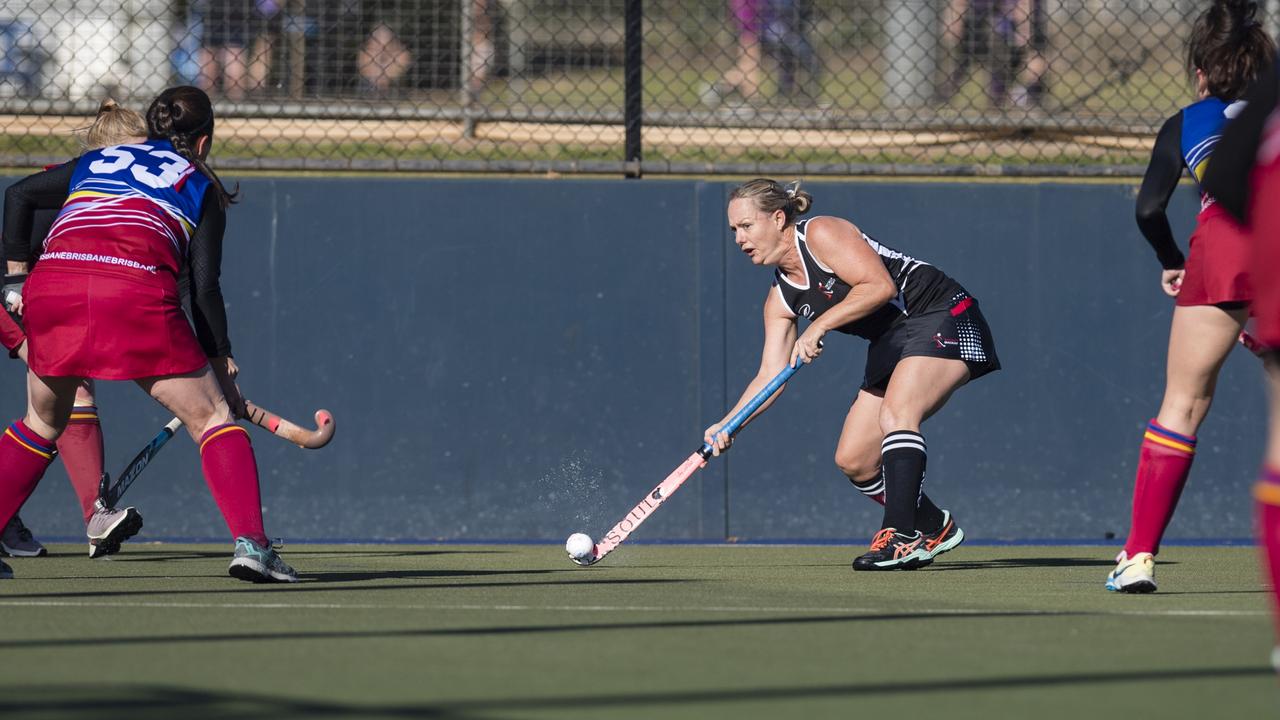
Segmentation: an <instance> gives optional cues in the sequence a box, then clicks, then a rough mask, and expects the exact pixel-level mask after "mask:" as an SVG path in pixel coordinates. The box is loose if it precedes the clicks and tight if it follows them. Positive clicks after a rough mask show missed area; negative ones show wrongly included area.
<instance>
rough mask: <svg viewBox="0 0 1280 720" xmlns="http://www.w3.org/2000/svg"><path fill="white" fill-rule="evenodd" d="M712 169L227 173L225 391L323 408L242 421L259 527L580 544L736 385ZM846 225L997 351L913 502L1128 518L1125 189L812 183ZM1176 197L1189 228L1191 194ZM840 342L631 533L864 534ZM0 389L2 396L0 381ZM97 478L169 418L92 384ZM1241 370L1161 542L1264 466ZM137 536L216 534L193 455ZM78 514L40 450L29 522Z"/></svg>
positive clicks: (1214, 528)
mask: <svg viewBox="0 0 1280 720" xmlns="http://www.w3.org/2000/svg"><path fill="white" fill-rule="evenodd" d="M730 187H731V184H729V183H721V182H710V183H706V182H696V181H685V180H645V181H640V182H636V181H621V180H619V181H605V180H534V179H520V180H494V179H443V178H441V179H436V178H422V179H405V178H386V177H372V178H360V177H350V178H298V177H287V178H264V177H250V178H243V179H242V180H241V189H242V191H243V198H244V201H243V202H242V203H241V204H240V205H238V206H236V208H235V209H234V210H233V211H232V212H231V216H230V217H231V220H230V231H229V236H228V243H227V250H226V253H225V260H224V288H225V291H226V297H227V299H228V303H229V313H230V317H231V322H232V339H233V342H234V344H235V354H236V358H237V360H238V361H239V363H240V366H241V368H242V371H243V374H242V376H241V387H242V388H243V389H244V390H245V393H246V395H248V396H249V397H250V398H251V399H254V400H255V401H257V402H259V403H261V404H263V405H264V406H266V407H269V408H273V409H275V410H277V411H278V412H281V413H283V414H286V415H291V416H296V417H299V418H304V419H306V418H309V415H310V411H311V410H312V409H314V408H315V407H319V406H324V407H327V408H329V409H330V410H332V411H333V412H334V414H335V415H336V416H337V418H338V423H339V430H338V436H337V439H336V440H335V441H334V443H333V444H332V445H331V446H330V447H329V448H326V449H324V450H322V451H318V452H304V451H301V450H298V449H296V448H294V447H292V446H289V445H287V444H286V443H283V442H280V441H278V440H276V439H274V438H272V437H270V436H269V435H267V434H265V433H261V432H257V431H254V434H253V437H254V441H255V447H256V448H257V449H258V452H259V462H260V465H261V468H262V475H263V504H264V506H265V507H266V509H267V522H268V532H270V533H272V534H276V535H283V536H286V537H288V538H293V539H303V538H316V539H322V538H377V539H432V538H449V539H458V538H475V539H488V538H527V539H549V540H560V539H562V538H563V537H565V536H566V535H567V534H568V533H569V532H571V531H574V530H584V531H586V532H589V533H592V534H595V535H599V534H600V533H602V532H603V531H604V530H605V529H607V528H608V527H609V526H610V525H612V524H613V522H615V521H616V520H617V519H618V518H619V517H620V516H621V515H622V514H623V513H624V512H625V511H626V510H628V509H629V508H630V507H631V505H632V504H634V503H635V502H636V501H637V500H638V499H639V498H640V497H641V495H643V493H644V492H645V491H646V490H648V489H649V488H650V487H651V486H652V485H653V484H655V483H656V482H657V481H658V480H660V479H662V477H664V476H665V475H666V474H667V473H668V472H670V470H671V469H672V468H674V467H675V465H677V464H678V463H679V462H680V461H681V460H683V459H684V457H686V456H687V455H688V453H689V452H690V451H692V450H693V449H694V448H695V447H696V446H697V445H698V444H699V442H700V433H701V431H702V428H703V427H705V426H706V425H707V424H709V423H710V422H711V421H714V420H716V419H718V418H719V417H720V416H721V414H722V413H723V411H724V408H725V407H726V405H727V404H730V403H732V402H733V401H734V400H736V398H737V396H738V394H739V393H740V392H741V389H742V387H743V386H744V385H745V383H746V382H747V380H748V379H749V378H750V377H751V376H752V374H753V373H754V372H755V369H756V365H757V363H758V360H759V345H760V340H761V335H762V332H761V327H760V304H761V302H762V300H763V298H764V296H765V293H766V291H767V290H768V287H769V283H770V274H769V271H768V270H764V269H760V268H755V267H753V266H752V265H751V264H750V263H749V262H748V261H747V260H746V259H745V258H743V257H741V256H739V254H738V253H737V250H736V248H735V247H733V246H732V244H731V242H730V238H729V235H728V231H727V228H726V226H725V219H724V205H725V196H726V194H727V192H728V189H729V188H730ZM809 188H810V190H812V191H813V192H814V194H815V196H816V198H817V205H816V208H815V211H816V212H818V213H830V214H837V215H842V216H846V217H849V218H851V219H853V220H854V221H855V222H857V223H858V224H860V225H861V226H862V227H863V228H864V229H865V230H866V231H868V232H869V233H871V234H873V235H875V236H876V237H877V238H879V239H881V240H883V241H884V242H886V243H888V244H889V245H892V246H894V247H898V248H900V249H903V250H905V251H907V252H909V253H911V254H913V255H915V256H917V257H919V258H922V259H925V260H928V261H930V262H933V263H935V264H937V265H939V266H940V267H942V268H943V269H944V270H946V271H947V272H948V273H950V274H952V275H954V276H955V277H957V278H958V279H959V280H960V281H961V282H962V283H963V284H964V285H965V286H966V287H967V288H968V289H969V290H970V292H972V293H973V294H974V295H975V296H977V297H978V298H980V299H981V301H982V304H983V311H984V313H985V314H986V315H987V317H988V319H989V320H990V322H991V324H992V326H993V328H994V331H995V335H996V341H997V345H998V348H999V351H1000V356H1001V359H1002V361H1003V363H1004V366H1005V369H1004V370H1003V371H1002V372H999V373H996V374H994V375H991V376H988V377H986V378H983V379H981V380H979V381H977V382H975V383H974V384H973V385H972V386H970V387H967V388H964V389H962V390H961V391H960V392H959V393H957V395H956V396H955V398H954V399H953V400H952V402H951V403H950V404H949V405H948V406H947V407H946V408H945V409H944V410H943V412H942V413H941V414H940V415H939V416H938V417H936V418H935V419H933V420H932V421H930V423H929V424H928V425H927V426H926V428H925V434H926V437H927V438H928V441H929V448H930V455H931V457H930V460H929V481H928V486H927V487H928V489H929V491H930V493H931V494H932V495H933V496H934V497H935V499H936V500H937V501H938V502H939V503H941V504H942V505H943V506H944V507H949V508H951V509H952V510H953V511H954V512H955V514H956V516H957V518H958V519H959V520H960V521H961V523H962V524H963V525H964V527H965V528H966V530H967V531H968V533H969V534H970V536H971V537H978V538H1044V539H1049V538H1064V539H1065V538H1098V539H1101V538H1102V537H1103V536H1104V534H1105V533H1107V532H1115V533H1119V534H1123V532H1124V531H1125V530H1126V528H1127V525H1128V511H1129V508H1128V502H1129V493H1130V488H1131V483H1132V476H1133V470H1134V463H1135V460H1136V457H1137V443H1138V442H1139V440H1140V436H1141V430H1142V426H1143V424H1144V423H1145V421H1146V419H1147V418H1149V417H1150V416H1151V415H1152V414H1154V412H1155V409H1156V407H1157V405H1158V403H1159V399H1160V393H1161V388H1162V383H1163V355H1164V348H1165V342H1166V339H1167V334H1168V319H1169V315H1170V310H1171V305H1170V302H1169V301H1168V300H1167V299H1166V298H1165V297H1164V296H1163V294H1162V293H1161V292H1160V290H1159V288H1158V278H1159V267H1158V265H1157V264H1156V261H1155V259H1154V256H1153V254H1152V252H1151V251H1150V250H1149V248H1147V246H1146V245H1145V243H1143V242H1142V240H1141V239H1140V237H1139V236H1138V234H1137V231H1136V229H1135V227H1134V223H1133V220H1132V215H1133V210H1132V208H1133V197H1134V187H1133V186H1132V185H1130V184H1118V183H1117V184H1057V183H1026V182H1024V183H1015V184H1005V183H982V182H977V183H975V182H958V181H957V182H919V183H915V182H843V183H840V182H822V183H818V182H815V183H812V184H811V185H810V186H809ZM1195 202H1196V200H1195V198H1194V196H1193V193H1192V192H1191V190H1190V189H1189V188H1184V190H1183V191H1182V192H1180V194H1179V195H1178V197H1177V199H1176V202H1175V203H1174V205H1173V207H1172V208H1171V215H1172V216H1173V217H1174V219H1175V220H1176V221H1177V222H1176V223H1175V226H1176V229H1177V230H1178V232H1179V234H1180V236H1182V237H1185V236H1186V234H1187V233H1188V232H1189V230H1190V224H1191V219H1192V216H1193V215H1194V212H1195V209H1196V206H1195ZM863 345H864V344H863V342H862V341H859V340H853V339H846V338H843V337H841V338H832V339H831V341H830V343H829V345H828V350H827V352H826V353H825V354H824V355H823V357H822V359H821V360H820V361H819V362H818V363H817V364H815V365H813V366H811V367H808V368H806V369H804V370H803V371H802V372H801V373H800V374H798V375H797V376H796V378H795V380H794V381H793V382H792V384H791V388H790V389H789V390H788V392H787V394H786V396H785V397H784V398H783V399H782V401H781V402H780V403H779V404H777V405H775V406H774V409H773V410H772V411H771V412H770V413H769V414H768V415H766V416H765V417H763V418H761V419H760V420H759V421H758V422H757V423H755V424H753V425H752V426H751V427H750V428H749V429H748V430H747V431H745V432H744V434H743V435H742V436H741V438H740V440H739V442H738V443H737V444H736V445H735V447H734V450H733V451H732V452H731V453H730V454H729V456H728V457H727V458H724V459H721V460H716V461H713V462H712V463H711V464H710V465H708V467H707V468H706V469H704V470H703V471H702V472H701V473H699V474H698V475H697V476H695V478H694V479H693V480H691V481H690V482H689V483H687V484H686V486H685V487H684V488H683V489H682V490H681V492H680V493H679V494H678V495H677V496H676V497H675V498H674V499H673V500H672V501H671V502H670V503H668V504H667V505H666V506H665V507H664V508H663V509H662V511H661V512H659V513H658V514H657V515H655V516H654V517H653V519H651V520H650V521H649V522H648V523H647V524H646V525H645V527H644V529H643V530H642V531H640V533H638V534H637V537H638V538H651V539H652V538H669V539H723V538H726V537H732V538H738V539H742V540H751V539H777V538H797V539H804V538H814V539H829V538H857V539H858V542H865V540H866V538H867V537H869V535H870V534H871V533H872V532H873V531H874V530H875V529H876V528H877V527H878V521H879V513H878V510H879V508H878V506H875V505H873V504H872V503H870V502H869V501H867V500H866V499H865V498H863V497H861V496H860V495H858V494H857V493H856V492H854V491H853V489H852V488H851V487H850V486H849V484H848V482H847V481H846V480H845V479H844V478H843V476H842V475H841V474H840V473H839V472H838V471H837V470H836V469H835V467H834V464H833V462H832V459H831V458H832V454H833V450H834V447H835V440H836V437H837V435H838V433H839V430H840V424H841V421H842V419H843V416H844V413H845V412H846V411H847V409H848V406H849V402H850V401H851V400H852V398H853V397H854V395H855V394H856V391H857V387H858V383H859V380H860V378H861V372H862V353H863ZM9 375H10V379H9V380H8V381H6V382H5V383H4V388H3V394H2V395H0V402H3V403H4V407H7V408H9V410H8V413H9V414H10V415H15V416H16V415H18V414H19V413H20V412H21V407H22V395H21V392H22V391H21V380H20V378H19V372H18V368H17V367H16V366H14V367H12V368H11V369H10V371H9ZM99 405H100V406H101V408H102V410H101V412H102V416H103V419H104V424H105V428H106V436H107V443H108V447H107V456H108V466H109V468H110V469H112V470H113V471H114V470H118V469H119V468H120V467H121V466H122V465H123V463H124V462H125V461H127V460H128V458H129V457H130V456H131V455H132V454H133V453H134V452H135V451H136V450H137V448H138V447H139V446H141V444H142V443H143V442H145V441H146V440H147V439H148V438H149V437H150V436H151V435H152V434H153V433H154V432H155V430H156V429H158V428H159V426H160V425H162V424H163V423H164V422H165V420H166V419H167V418H166V416H165V413H164V412H163V411H162V410H161V409H160V408H159V407H158V406H156V405H154V403H152V402H151V401H150V400H149V399H147V398H146V397H145V396H143V395H142V393H141V392H140V391H138V390H137V389H136V388H133V387H132V386H128V385H121V384H115V385H111V386H106V387H103V388H102V389H101V391H100V402H99ZM1263 417H1264V412H1263V397H1262V385H1261V380H1260V371H1259V367H1258V363H1257V361H1256V360H1254V359H1253V358H1252V357H1251V356H1248V355H1247V353H1244V352H1243V351H1241V352H1237V353H1234V354H1233V357H1232V358H1231V359H1230V360H1229V361H1228V363H1227V367H1226V369H1225V372H1224V377H1223V381H1222V382H1221V384H1220V390H1219V398H1218V400H1217V404H1216V406H1215V409H1214V414H1213V416H1212V417H1211V418H1210V421H1209V422H1208V423H1207V425H1206V426H1205V428H1204V429H1203V432H1202V435H1201V437H1202V439H1201V442H1200V448H1201V450H1200V456H1199V459H1198V461H1197V465H1196V468H1195V471H1194V473H1193V477H1192V482H1191V484H1190V486H1189V488H1188V490H1187V493H1186V495H1185V497H1184V500H1183V506H1182V508H1181V510H1180V512H1179V515H1178V518H1177V519H1176V520H1175V521H1174V525H1173V527H1172V529H1171V533H1170V534H1171V536H1172V537H1177V538H1195V537H1223V536H1230V537H1243V536H1246V535H1247V534H1248V532H1249V512H1248V509H1249V504H1248V484H1249V482H1250V479H1251V477H1252V475H1253V473H1254V470H1255V468H1256V466H1257V463H1258V458H1259V456H1260V453H1261V436H1262V432H1263V430H1262V428H1263ZM130 500H131V502H133V503H135V504H137V505H138V506H139V508H140V509H141V510H142V511H143V513H144V514H145V516H146V523H147V525H146V529H145V530H144V535H149V536H152V537H221V536H223V535H224V534H225V528H224V526H223V525H222V523H221V520H220V518H219V516H218V514H217V512H216V510H215V508H214V506H213V503H212V502H211V500H210V499H209V497H208V492H207V490H206V489H205V488H204V485H203V482H202V481H201V479H200V474H199V467H198V462H197V457H196V453H195V449H194V445H193V444H192V443H191V442H190V441H189V440H187V439H186V438H179V439H178V440H177V441H175V442H173V443H171V445H170V447H168V448H166V449H165V451H164V452H163V453H162V455H161V457H160V458H159V459H158V460H157V461H156V462H155V463H154V464H153V466H152V467H151V468H149V469H148V470H147V472H146V474H145V475H144V476H143V477H142V479H140V480H139V482H138V484H137V485H135V487H134V489H133V491H132V492H131V494H130ZM23 516H24V518H25V519H26V520H27V522H28V524H29V525H31V526H32V527H33V528H34V529H35V530H36V531H37V532H38V534H40V535H43V536H64V537H70V536H75V535H77V534H78V533H79V532H80V527H79V525H78V517H77V514H76V512H75V504H74V500H73V496H72V494H71V491H70V488H69V485H68V483H67V481H66V479H65V475H64V474H63V473H62V471H61V470H60V468H55V470H54V471H52V472H51V473H50V474H49V476H48V477H47V478H46V480H45V482H44V483H43V484H42V485H41V487H40V489H39V490H37V492H36V494H35V496H34V497H33V498H32V500H31V502H30V503H29V504H28V506H27V508H26V509H25V510H24V511H23Z"/></svg>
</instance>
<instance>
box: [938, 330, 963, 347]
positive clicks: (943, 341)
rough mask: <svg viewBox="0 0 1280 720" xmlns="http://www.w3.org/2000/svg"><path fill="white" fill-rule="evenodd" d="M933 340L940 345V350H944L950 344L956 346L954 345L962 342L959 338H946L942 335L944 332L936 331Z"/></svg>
mask: <svg viewBox="0 0 1280 720" xmlns="http://www.w3.org/2000/svg"><path fill="white" fill-rule="evenodd" d="M933 342H934V344H935V345H937V346H938V349H939V350H943V349H945V348H947V347H948V346H950V347H954V346H956V345H959V344H960V341H959V340H951V339H948V338H944V337H942V333H934V334H933Z"/></svg>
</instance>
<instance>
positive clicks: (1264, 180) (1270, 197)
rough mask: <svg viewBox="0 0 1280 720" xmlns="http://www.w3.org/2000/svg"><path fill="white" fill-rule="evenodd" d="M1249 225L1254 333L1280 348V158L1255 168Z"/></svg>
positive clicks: (1269, 345)
mask: <svg viewBox="0 0 1280 720" xmlns="http://www.w3.org/2000/svg"><path fill="white" fill-rule="evenodd" d="M1252 183H1253V188H1252V192H1251V193H1250V195H1251V197H1252V203H1251V205H1252V207H1251V210H1250V215H1249V221H1250V222H1249V224H1250V225H1251V228H1250V229H1251V230H1252V231H1253V240H1254V245H1253V253H1254V255H1253V258H1254V259H1253V266H1252V268H1253V276H1254V288H1255V289H1256V294H1255V296H1254V299H1253V313H1254V315H1255V316H1256V321H1257V326H1256V327H1255V328H1254V330H1253V336H1254V338H1255V339H1257V340H1258V341H1259V342H1261V343H1262V344H1263V345H1266V346H1268V347H1272V348H1280V160H1276V161H1273V162H1271V163H1269V164H1267V165H1262V166H1260V167H1258V169H1257V170H1255V171H1254V173H1253V177H1252Z"/></svg>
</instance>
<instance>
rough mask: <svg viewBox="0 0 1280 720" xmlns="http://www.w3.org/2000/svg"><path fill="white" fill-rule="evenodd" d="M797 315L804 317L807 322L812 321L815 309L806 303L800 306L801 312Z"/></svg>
mask: <svg viewBox="0 0 1280 720" xmlns="http://www.w3.org/2000/svg"><path fill="white" fill-rule="evenodd" d="M797 314H798V315H800V316H802V317H803V318H804V319H805V320H812V319H813V308H811V307H809V303H805V304H803V305H801V306H800V311H799V312H798V313H797Z"/></svg>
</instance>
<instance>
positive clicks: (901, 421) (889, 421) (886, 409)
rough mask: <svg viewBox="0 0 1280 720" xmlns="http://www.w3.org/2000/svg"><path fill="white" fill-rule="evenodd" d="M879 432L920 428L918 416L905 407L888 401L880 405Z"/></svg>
mask: <svg viewBox="0 0 1280 720" xmlns="http://www.w3.org/2000/svg"><path fill="white" fill-rule="evenodd" d="M878 419H879V421H880V432H881V433H883V434H885V435H888V434H889V433H891V432H893V431H895V430H913V431H919V429H920V416H919V414H918V413H913V412H911V411H909V410H907V409H906V408H902V407H899V406H898V405H896V404H894V403H890V402H888V401H886V402H884V403H882V404H881V405H880V416H879V418H878Z"/></svg>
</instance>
